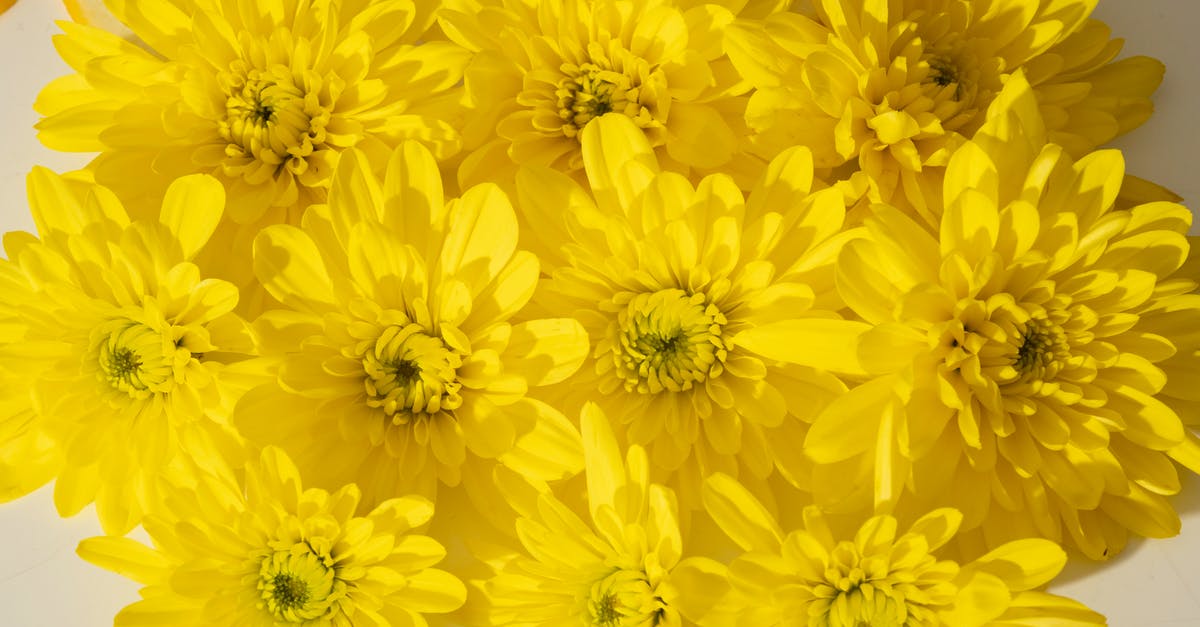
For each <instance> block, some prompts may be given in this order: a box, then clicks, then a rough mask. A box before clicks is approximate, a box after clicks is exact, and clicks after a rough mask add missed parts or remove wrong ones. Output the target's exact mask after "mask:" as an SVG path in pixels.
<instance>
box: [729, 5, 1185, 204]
mask: <svg viewBox="0 0 1200 627" xmlns="http://www.w3.org/2000/svg"><path fill="white" fill-rule="evenodd" d="M814 4H815V7H816V14H815V16H814V17H813V18H809V17H806V16H803V15H800V14H797V13H794V12H782V13H777V14H775V15H772V16H770V17H768V18H767V19H766V20H765V22H755V21H743V22H741V23H740V24H739V26H738V27H736V28H731V29H730V34H729V38H728V41H727V47H728V50H729V55H730V58H732V59H733V61H734V63H735V65H736V66H737V68H738V70H739V71H740V72H741V73H742V75H743V76H744V77H745V78H746V80H747V81H749V82H750V83H751V84H752V85H754V87H755V88H756V93H755V94H754V96H753V97H752V99H751V101H750V104H749V108H748V110H747V113H746V117H747V120H748V122H749V124H750V126H751V127H753V128H754V130H755V131H756V136H755V141H756V142H757V143H758V148H759V149H760V150H761V151H762V152H763V153H764V154H765V155H766V156H771V155H774V154H775V153H777V152H779V151H780V150H781V149H783V148H785V147H788V146H792V145H796V144H803V145H806V146H810V147H811V148H812V149H813V153H814V156H815V159H816V162H817V166H818V167H820V168H839V167H840V166H843V164H847V165H846V167H845V168H841V169H840V170H838V171H839V173H840V174H842V175H846V174H848V173H849V172H850V171H853V170H854V169H861V170H862V171H863V172H865V173H867V174H868V175H869V177H870V179H869V180H870V183H871V186H872V191H873V199H874V200H875V201H879V200H884V201H895V202H896V203H897V204H899V203H900V200H901V199H905V200H907V201H908V202H910V203H913V204H914V205H917V206H916V208H917V210H918V211H921V210H923V209H924V208H923V207H921V206H920V203H921V201H922V194H921V193H920V189H919V188H920V186H921V183H922V180H923V177H922V176H921V173H922V172H924V171H925V170H926V169H927V168H931V167H933V168H940V167H943V166H945V165H946V161H947V159H948V158H949V157H950V155H951V154H952V153H953V151H954V149H955V148H956V147H957V146H958V145H960V144H961V143H962V141H963V140H964V138H969V137H970V136H971V135H972V134H974V132H975V130H976V129H978V128H979V127H980V126H981V125H982V124H983V120H984V112H986V111H987V108H988V105H989V104H990V103H991V101H992V99H993V98H994V97H995V95H996V94H997V93H998V92H999V91H1000V88H1001V86H1002V85H1003V83H1004V81H1005V80H1006V77H1007V76H1009V75H1011V74H1012V73H1013V72H1016V71H1017V70H1018V69H1021V70H1024V72H1025V74H1026V76H1027V77H1028V80H1029V81H1030V83H1032V84H1033V86H1034V91H1035V93H1036V94H1037V97H1038V101H1039V104H1040V105H1041V108H1042V112H1043V115H1044V116H1045V118H1046V120H1047V122H1048V125H1049V131H1050V140H1051V141H1053V142H1054V143H1056V144H1059V145H1061V146H1063V147H1064V148H1066V149H1067V151H1068V152H1069V153H1071V154H1073V155H1075V156H1082V155H1083V154H1085V153H1086V152H1087V151H1089V150H1092V149H1094V148H1096V147H1097V146H1099V145H1101V144H1103V143H1105V142H1107V141H1109V140H1111V139H1112V138H1113V137H1115V136H1117V135H1119V134H1121V133H1124V132H1126V131H1129V130H1131V129H1133V128H1134V127H1136V126H1138V125H1140V124H1141V123H1142V122H1144V121H1145V120H1146V119H1147V118H1148V117H1149V116H1150V113H1151V110H1152V105H1151V102H1150V95H1151V94H1152V93H1153V92H1154V90H1155V89H1157V87H1158V85H1159V83H1160V82H1161V80H1162V75H1163V67H1162V64H1161V63H1159V62H1158V61H1156V60H1154V59H1150V58H1148V57H1131V58H1127V59H1123V60H1121V61H1116V62H1112V59H1113V58H1114V57H1115V56H1116V54H1117V53H1118V52H1119V51H1120V49H1121V44H1122V42H1121V40H1119V39H1110V38H1109V36H1110V33H1109V29H1108V27H1107V26H1105V25H1104V24H1103V23H1101V22H1099V21H1096V20H1089V19H1088V16H1089V15H1090V13H1091V11H1092V8H1093V7H1094V6H1095V4H1096V3H1095V1H1094V0H1066V1H1064V2H1059V1H1056V0H1033V1H1030V0H996V1H989V2H982V3H981V2H978V1H975V0H868V1H866V2H863V0H853V1H851V0H816V1H815V2H814ZM926 180H927V179H926ZM931 223H932V224H934V225H936V224H937V220H936V216H934V217H933V218H932V219H931Z"/></svg>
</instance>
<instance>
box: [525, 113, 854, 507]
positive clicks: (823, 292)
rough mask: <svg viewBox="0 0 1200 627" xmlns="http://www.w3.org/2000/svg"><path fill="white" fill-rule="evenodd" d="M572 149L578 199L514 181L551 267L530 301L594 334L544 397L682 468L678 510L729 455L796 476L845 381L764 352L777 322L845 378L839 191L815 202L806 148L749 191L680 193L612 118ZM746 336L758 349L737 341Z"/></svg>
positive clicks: (672, 177)
mask: <svg viewBox="0 0 1200 627" xmlns="http://www.w3.org/2000/svg"><path fill="white" fill-rule="evenodd" d="M583 157H584V161H585V163H586V168H587V175H588V178H589V179H590V181H591V188H590V190H586V189H584V188H583V187H580V186H579V185H578V184H576V183H575V182H574V181H573V180H571V179H570V178H568V177H567V176H566V175H564V174H561V173H558V172H553V171H551V170H549V169H545V168H534V167H528V168H525V169H523V170H522V171H521V173H520V174H519V176H518V180H517V184H518V190H519V193H520V198H521V208H522V211H523V213H524V216H525V217H526V219H527V220H528V223H529V225H530V226H529V229H527V230H528V231H533V232H534V234H535V235H536V237H537V238H538V241H539V243H538V245H537V246H538V247H537V251H538V254H539V255H540V256H541V257H542V259H543V261H544V262H545V264H546V265H547V272H548V273H549V274H550V278H549V279H548V280H546V281H544V283H543V286H542V287H541V289H539V291H538V293H537V294H536V295H535V297H534V303H535V304H536V305H537V306H538V307H539V308H540V310H541V311H553V312H559V313H562V314H569V315H571V316H573V317H575V318H576V319H577V320H579V321H580V322H581V323H582V324H583V326H584V328H585V329H586V330H587V332H588V335H589V337H591V338H592V339H593V342H594V347H593V350H592V354H591V358H590V359H589V360H588V362H587V364H585V365H584V367H583V369H581V371H580V373H579V374H577V375H575V376H574V377H572V379H570V380H569V381H567V382H566V383H564V384H563V385H561V386H559V387H558V388H557V389H556V390H555V391H556V392H558V393H559V394H560V398H561V399H562V405H561V406H562V407H563V410H564V411H567V412H575V411H578V409H579V407H580V406H581V405H582V404H583V402H584V401H587V400H595V401H596V402H598V403H600V404H601V405H602V406H603V407H604V409H605V411H606V413H607V414H608V415H609V416H610V417H611V418H612V419H613V421H614V422H615V423H616V424H617V425H620V427H619V434H620V435H621V437H622V439H623V440H626V441H628V442H629V443H631V444H637V445H640V446H643V447H645V448H646V449H647V450H648V452H649V454H650V459H651V461H652V462H653V463H654V464H655V466H656V467H658V468H660V469H662V470H664V471H667V472H675V471H680V470H681V469H682V470H683V471H684V472H686V473H688V474H690V476H691V477H692V479H693V483H694V485H693V486H692V487H691V488H690V489H689V488H686V487H684V486H682V485H680V486H679V489H680V490H681V491H682V492H681V493H680V498H681V499H683V500H685V502H686V503H687V504H688V505H689V506H690V505H692V504H695V505H698V500H696V499H695V498H693V497H696V496H698V492H697V491H698V489H699V480H700V479H702V478H703V477H704V476H706V475H707V474H709V473H711V472H712V471H713V470H718V469H720V470H725V471H727V472H730V473H736V472H738V470H737V468H738V466H739V460H740V465H744V466H745V467H747V468H749V469H751V470H752V471H753V472H754V474H755V475H756V476H758V477H765V476H767V475H768V474H770V473H771V472H772V470H773V469H774V468H775V467H778V468H780V469H781V470H783V471H784V472H786V473H788V474H789V476H790V477H791V478H792V479H793V480H794V481H797V482H800V481H802V479H800V477H801V476H803V475H804V474H805V472H804V470H803V459H802V456H800V455H797V454H796V450H797V448H798V446H799V444H800V442H802V440H803V437H804V430H805V428H806V423H805V422H804V420H805V419H808V418H811V417H812V416H814V415H815V413H816V411H818V410H819V408H820V407H822V406H824V404H825V403H827V402H829V401H830V400H831V399H833V398H835V397H837V396H839V395H840V394H841V393H842V392H843V391H844V390H845V386H844V385H843V384H842V383H841V382H840V381H839V380H838V379H837V378H836V377H834V376H833V375H831V374H827V373H825V372H821V371H818V370H815V369H812V368H808V367H804V366H780V365H778V364H777V362H776V361H775V360H774V359H763V358H762V357H761V351H762V350H763V347H764V346H766V345H769V344H770V343H772V342H774V341H776V340H775V338H774V337H772V334H773V333H774V332H775V331H774V327H772V326H771V325H773V324H774V323H784V324H785V325H787V326H789V327H790V328H789V332H790V333H793V334H803V335H805V336H806V337H805V339H803V340H795V341H797V342H799V343H800V344H801V345H803V346H804V347H805V348H806V349H807V350H809V351H810V353H809V354H810V355H811V357H812V361H814V362H815V361H817V360H820V361H821V362H822V365H823V366H824V367H825V368H827V369H828V370H829V371H832V372H838V371H839V370H842V369H852V370H853V369H857V367H858V366H857V365H856V364H854V363H849V364H838V363H837V361H838V359H839V358H846V359H848V360H850V362H853V361H854V360H853V352H852V351H851V350H849V349H850V347H851V346H852V345H851V343H850V341H851V339H852V338H853V337H854V335H855V333H857V332H858V331H860V330H861V328H862V327H865V325H862V324H861V323H855V322H850V321H844V320H839V319H837V314H836V313H835V312H836V311H837V310H838V309H839V308H840V307H841V304H840V301H838V298H837V295H836V290H835V288H834V284H833V274H832V262H833V260H834V259H835V258H836V256H837V251H838V250H839V249H840V248H841V246H842V244H843V243H844V242H845V241H846V240H847V239H848V238H849V237H851V236H852V234H847V233H843V231H842V223H843V220H844V218H845V207H844V205H843V204H842V203H843V201H842V196H841V194H840V193H839V192H837V191H836V190H831V189H830V190H825V191H822V192H816V193H810V190H811V188H812V184H813V179H812V160H811V158H810V156H809V153H808V151H807V149H804V148H797V149H793V150H790V151H787V152H785V153H784V154H782V155H780V156H779V157H778V158H777V159H776V160H774V161H773V162H772V163H771V164H770V165H769V166H768V168H767V170H766V174H765V175H764V177H763V179H762V180H761V181H760V182H759V183H758V184H756V185H755V186H754V189H753V191H752V192H751V193H750V195H749V198H748V199H745V198H743V195H742V193H741V192H740V191H739V190H738V187H737V185H735V184H734V182H733V180H732V179H730V178H729V177H728V176H724V175H713V176H710V177H707V178H705V179H704V180H703V181H701V182H700V184H699V185H698V186H696V187H693V186H692V185H691V184H690V183H689V182H688V181H687V180H686V179H685V178H684V177H683V176H681V175H679V174H677V173H660V172H659V171H658V165H657V164H656V162H655V153H654V151H653V149H652V147H651V146H650V143H649V141H648V140H647V139H646V138H645V137H644V136H643V135H642V133H641V132H640V131H639V129H638V128H637V127H636V126H635V125H634V124H633V123H632V122H630V121H629V120H628V119H626V118H625V117H623V116H618V115H606V116H604V117H602V118H600V119H599V120H598V121H596V122H595V123H594V124H593V125H591V126H589V127H588V128H587V129H585V130H584V133H583ZM593 196H594V198H593ZM785 321H786V322H785ZM753 328H760V329H761V331H760V332H759V333H758V335H757V337H756V338H754V340H753V341H750V340H748V339H746V338H744V337H742V336H741V335H742V334H744V332H745V331H746V330H747V329H753ZM685 462H687V464H688V465H687V466H686V467H685V466H684V464H685ZM672 485H675V484H672Z"/></svg>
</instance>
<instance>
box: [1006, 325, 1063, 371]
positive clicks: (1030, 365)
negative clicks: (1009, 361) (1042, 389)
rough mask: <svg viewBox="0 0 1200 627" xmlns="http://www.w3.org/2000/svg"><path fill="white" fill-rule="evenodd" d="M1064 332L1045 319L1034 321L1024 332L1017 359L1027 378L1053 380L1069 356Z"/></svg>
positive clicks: (1015, 364)
mask: <svg viewBox="0 0 1200 627" xmlns="http://www.w3.org/2000/svg"><path fill="white" fill-rule="evenodd" d="M1067 351H1068V347H1067V343H1066V340H1065V339H1064V337H1063V332H1062V329H1061V328H1059V327H1058V325H1056V324H1054V323H1053V322H1051V321H1049V320H1047V319H1045V318H1031V319H1030V320H1029V322H1028V323H1027V324H1026V326H1025V330H1024V332H1022V333H1021V340H1020V345H1019V346H1018V348H1017V356H1016V358H1015V359H1014V360H1013V367H1014V368H1016V369H1017V370H1018V371H1019V372H1020V373H1021V376H1022V378H1023V379H1026V380H1042V381H1045V380H1049V379H1052V378H1054V375H1055V374H1056V373H1057V372H1058V370H1059V369H1060V368H1061V367H1062V365H1063V362H1064V361H1065V359H1066V357H1067Z"/></svg>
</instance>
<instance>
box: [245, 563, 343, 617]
mask: <svg viewBox="0 0 1200 627" xmlns="http://www.w3.org/2000/svg"><path fill="white" fill-rule="evenodd" d="M332 561H333V560H332V558H330V557H329V556H324V557H321V556H318V555H315V554H314V553H313V552H312V549H311V548H310V547H309V546H308V545H307V544H297V545H295V546H293V547H292V549H291V550H289V551H275V552H274V553H272V554H271V555H268V556H267V557H266V558H264V559H263V560H262V563H261V564H260V566H259V576H258V584H257V586H258V591H259V596H260V597H261V599H262V600H261V601H260V603H259V605H258V607H259V608H260V609H263V610H266V611H267V612H268V613H269V614H270V615H271V616H272V617H273V618H274V619H275V621H276V622H282V623H303V622H306V621H310V620H313V619H316V618H320V617H321V616H324V615H325V614H326V613H327V612H328V611H329V610H330V608H331V607H332V606H333V603H334V602H335V601H337V600H338V599H339V598H341V597H343V596H345V594H346V584H345V583H343V582H342V581H341V580H339V579H338V578H337V577H336V573H335V572H334V569H333V568H332V567H331V566H330V564H331V563H332Z"/></svg>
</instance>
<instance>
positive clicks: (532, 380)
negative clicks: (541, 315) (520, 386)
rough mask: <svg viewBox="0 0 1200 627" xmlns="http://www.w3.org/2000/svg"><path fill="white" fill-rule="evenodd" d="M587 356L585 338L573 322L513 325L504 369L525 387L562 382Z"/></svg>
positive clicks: (553, 320) (555, 320)
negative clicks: (522, 380)
mask: <svg viewBox="0 0 1200 627" xmlns="http://www.w3.org/2000/svg"><path fill="white" fill-rule="evenodd" d="M587 355H588V335H587V331H585V330H584V329H583V325H581V324H579V321H578V320H575V319H574V318H552V319H543V320H530V321H528V322H522V323H520V324H516V325H513V327H512V335H511V336H510V338H509V342H508V350H507V351H505V355H504V368H505V370H506V371H508V372H512V373H516V374H519V375H521V376H523V377H525V379H526V381H528V382H529V387H537V386H542V385H551V384H554V383H558V382H560V381H563V380H564V379H566V378H567V377H569V376H571V375H572V374H574V373H575V371H576V370H578V369H579V366H580V364H582V363H583V360H584V359H586V358H587Z"/></svg>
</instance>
